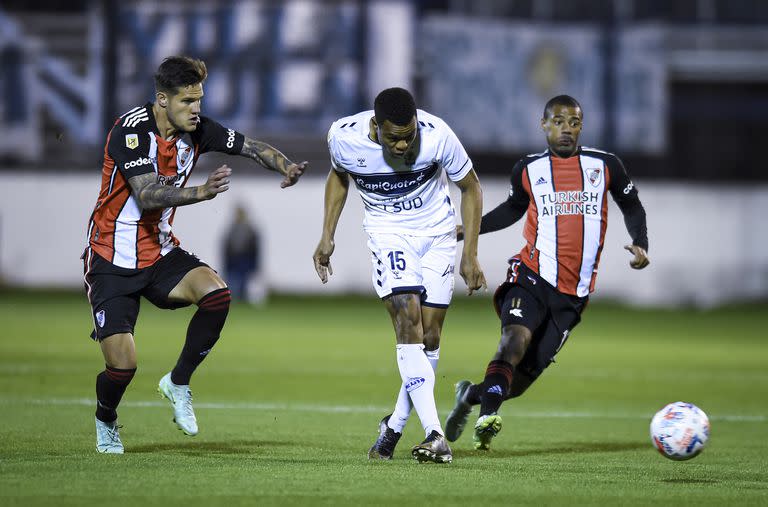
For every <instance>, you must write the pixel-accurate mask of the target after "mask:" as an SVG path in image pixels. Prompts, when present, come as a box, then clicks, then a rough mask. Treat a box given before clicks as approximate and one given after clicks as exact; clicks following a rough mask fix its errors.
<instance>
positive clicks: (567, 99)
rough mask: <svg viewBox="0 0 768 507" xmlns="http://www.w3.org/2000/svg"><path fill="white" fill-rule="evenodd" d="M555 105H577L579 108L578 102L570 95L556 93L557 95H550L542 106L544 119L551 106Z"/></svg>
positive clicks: (550, 110)
mask: <svg viewBox="0 0 768 507" xmlns="http://www.w3.org/2000/svg"><path fill="white" fill-rule="evenodd" d="M555 106H565V107H578V108H579V109H581V105H580V104H579V102H578V101H577V100H576V99H574V98H573V97H571V96H570V95H558V96H557V97H552V98H551V99H549V101H548V102H547V105H546V106H544V116H543V118H544V119H545V120H546V119H547V115H548V114H549V113H551V112H552V108H553V107H555Z"/></svg>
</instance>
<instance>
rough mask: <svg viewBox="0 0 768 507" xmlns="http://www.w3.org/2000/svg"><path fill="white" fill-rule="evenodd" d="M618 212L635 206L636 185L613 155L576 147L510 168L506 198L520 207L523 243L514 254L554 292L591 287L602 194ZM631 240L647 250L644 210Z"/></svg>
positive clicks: (599, 243) (603, 220)
mask: <svg viewBox="0 0 768 507" xmlns="http://www.w3.org/2000/svg"><path fill="white" fill-rule="evenodd" d="M609 192H610V193H611V195H612V196H613V199H614V200H615V201H616V202H617V204H619V206H620V208H621V209H622V212H624V210H629V209H630V208H632V209H636V206H640V209H641V210H642V205H640V200H639V198H638V195H637V189H636V188H635V186H634V185H633V183H632V182H631V181H630V179H629V176H628V175H627V172H626V170H625V169H624V166H623V164H622V163H621V161H620V160H619V159H618V157H616V156H615V155H613V154H611V153H607V152H604V151H600V150H595V149H592V148H586V147H582V148H580V149H579V150H578V151H577V152H576V153H575V154H574V155H573V156H571V157H568V158H560V157H557V156H553V155H552V154H551V153H550V152H549V150H547V151H545V152H543V153H539V154H536V155H529V156H527V157H525V158H524V159H522V160H520V161H519V162H518V163H517V164H516V165H515V167H514V169H513V170H512V182H511V187H510V200H511V201H513V202H514V203H515V204H519V205H522V206H524V202H527V217H526V221H525V226H524V229H523V236H524V237H525V239H526V242H527V243H526V245H525V247H524V248H523V249H522V251H521V252H520V258H521V260H522V261H523V262H524V263H525V265H526V266H528V267H529V268H530V269H532V270H533V271H535V272H536V273H538V274H539V276H541V277H542V278H543V279H545V280H546V281H547V282H549V283H550V284H551V285H552V286H553V287H555V288H556V289H557V290H558V291H560V292H562V293H564V294H571V295H575V296H579V297H584V296H587V295H589V294H590V293H591V292H592V291H594V289H595V279H596V276H597V265H598V263H599V262H600V254H601V252H602V249H603V241H604V239H605V231H606V229H607V227H608V201H607V198H608V193H609ZM637 229H638V230H642V233H640V234H635V235H637V236H638V238H634V237H633V240H635V244H638V245H639V246H643V247H644V248H646V249H647V242H648V240H647V237H646V236H645V215H644V212H643V213H642V228H637Z"/></svg>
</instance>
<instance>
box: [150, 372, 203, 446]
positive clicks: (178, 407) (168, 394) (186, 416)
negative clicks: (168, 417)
mask: <svg viewBox="0 0 768 507" xmlns="http://www.w3.org/2000/svg"><path fill="white" fill-rule="evenodd" d="M157 392H159V393H160V396H162V397H163V398H168V401H170V402H171V405H172V406H173V422H175V423H176V426H178V427H179V429H180V430H181V431H183V432H184V433H185V434H187V435H190V436H195V435H197V418H196V417H195V411H194V410H193V409H192V391H190V390H189V386H188V385H187V386H179V385H176V384H174V383H173V382H171V374H170V373H168V374H166V375H165V376H164V377H163V378H161V379H160V383H159V384H158V386H157Z"/></svg>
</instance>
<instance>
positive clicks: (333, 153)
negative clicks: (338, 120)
mask: <svg viewBox="0 0 768 507" xmlns="http://www.w3.org/2000/svg"><path fill="white" fill-rule="evenodd" d="M334 127H335V125H331V128H330V129H328V137H327V141H328V154H329V155H330V157H331V167H333V170H334V171H336V172H339V173H344V172H346V170H345V169H344V166H343V165H342V164H341V163H339V156H338V144H337V142H336V136H334V132H335V128H334Z"/></svg>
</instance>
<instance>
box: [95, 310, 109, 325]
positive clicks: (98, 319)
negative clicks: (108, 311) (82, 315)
mask: <svg viewBox="0 0 768 507" xmlns="http://www.w3.org/2000/svg"><path fill="white" fill-rule="evenodd" d="M106 320H107V318H106V316H105V314H104V310H99V311H98V312H96V324H98V325H99V327H104V322H106Z"/></svg>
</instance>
